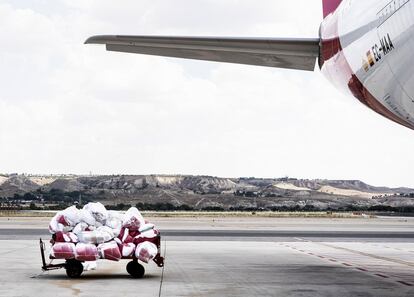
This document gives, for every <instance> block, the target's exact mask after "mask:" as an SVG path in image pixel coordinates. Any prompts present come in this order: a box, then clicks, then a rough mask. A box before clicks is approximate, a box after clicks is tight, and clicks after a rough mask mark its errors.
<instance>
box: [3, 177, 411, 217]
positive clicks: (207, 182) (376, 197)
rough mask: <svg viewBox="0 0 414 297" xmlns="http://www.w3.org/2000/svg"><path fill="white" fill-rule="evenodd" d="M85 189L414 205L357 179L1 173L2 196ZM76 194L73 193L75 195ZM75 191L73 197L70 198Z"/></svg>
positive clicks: (97, 193) (184, 197)
mask: <svg viewBox="0 0 414 297" xmlns="http://www.w3.org/2000/svg"><path fill="white" fill-rule="evenodd" d="M50 191H55V192H57V193H69V192H70V193H72V196H73V197H75V196H76V193H77V192H79V193H83V194H84V195H86V196H87V197H89V199H92V200H95V201H101V202H103V203H105V204H107V205H108V204H109V205H111V204H112V205H114V204H119V203H127V204H131V205H135V204H136V203H147V204H155V203H168V204H171V205H175V206H180V205H188V206H190V207H191V208H195V209H206V208H222V209H230V208H232V209H249V208H252V209H254V208H263V209H283V208H289V209H291V208H295V207H299V208H302V209H303V208H308V209H341V208H347V207H350V206H358V207H372V206H376V205H382V206H387V205H390V206H414V198H413V197H414V189H410V188H387V187H374V186H371V185H368V184H366V183H364V182H362V181H358V180H319V179H316V180H305V179H294V178H275V179H260V178H219V177H212V176H189V175H111V176H75V175H70V176H30V175H0V197H2V198H12V197H13V196H14V195H24V194H26V193H34V194H36V193H44V192H50ZM73 193H75V194H73ZM74 195H75V196H74Z"/></svg>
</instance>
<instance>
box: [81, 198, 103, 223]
mask: <svg viewBox="0 0 414 297" xmlns="http://www.w3.org/2000/svg"><path fill="white" fill-rule="evenodd" d="M83 209H84V210H87V211H88V212H89V213H90V214H91V215H92V216H93V218H94V219H95V221H96V222H99V223H101V224H102V225H103V224H105V221H106V219H107V218H108V211H107V210H106V208H105V206H104V205H103V204H102V203H99V202H96V203H94V202H90V203H88V204H86V205H85V206H84V207H83Z"/></svg>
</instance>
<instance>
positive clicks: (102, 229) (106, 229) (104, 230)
mask: <svg viewBox="0 0 414 297" xmlns="http://www.w3.org/2000/svg"><path fill="white" fill-rule="evenodd" d="M96 231H97V232H101V233H108V236H109V237H111V239H112V238H114V237H116V236H115V235H114V230H113V229H112V228H109V227H107V226H101V227H99V228H97V229H96Z"/></svg>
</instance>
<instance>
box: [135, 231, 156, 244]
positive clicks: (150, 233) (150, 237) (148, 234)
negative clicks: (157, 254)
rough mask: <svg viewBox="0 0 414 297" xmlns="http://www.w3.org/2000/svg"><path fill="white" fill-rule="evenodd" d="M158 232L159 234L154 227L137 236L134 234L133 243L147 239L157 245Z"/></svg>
mask: <svg viewBox="0 0 414 297" xmlns="http://www.w3.org/2000/svg"><path fill="white" fill-rule="evenodd" d="M158 234H159V231H158V230H156V229H151V230H148V231H145V232H142V233H141V234H139V235H138V236H135V238H134V244H135V245H139V244H140V243H143V242H146V241H148V242H151V243H153V244H155V245H158V244H159V238H158Z"/></svg>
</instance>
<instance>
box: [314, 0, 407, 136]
mask: <svg viewBox="0 0 414 297" xmlns="http://www.w3.org/2000/svg"><path fill="white" fill-rule="evenodd" d="M320 37H321V52H320V59H319V66H320V68H321V71H322V73H323V74H324V75H325V76H326V77H327V78H328V79H329V80H330V81H331V82H332V83H334V84H335V85H336V86H337V87H339V88H341V89H343V90H346V92H348V93H349V92H351V93H352V95H353V96H355V97H356V98H358V99H359V100H360V101H361V102H362V103H364V104H365V105H367V106H368V107H369V108H371V109H373V110H374V111H376V112H378V113H380V114H381V115H383V116H385V117H387V118H389V119H390V120H393V121H394V122H397V123H399V124H401V125H404V126H406V127H408V128H411V129H414V55H413V52H414V3H413V1H411V0H395V1H390V0H364V1H355V0H343V1H342V3H341V4H340V6H339V7H338V9H336V10H335V12H334V13H332V14H330V15H328V16H327V17H326V18H325V20H324V21H323V23H322V24H321V28H320Z"/></svg>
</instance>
